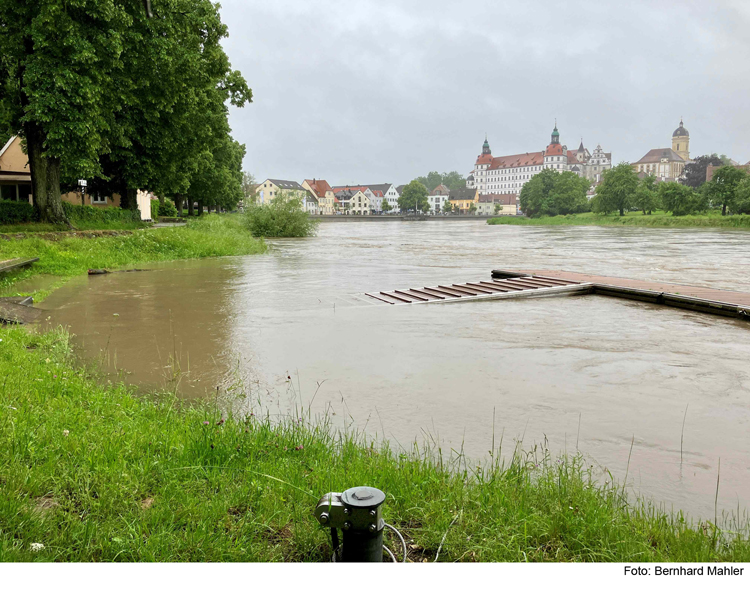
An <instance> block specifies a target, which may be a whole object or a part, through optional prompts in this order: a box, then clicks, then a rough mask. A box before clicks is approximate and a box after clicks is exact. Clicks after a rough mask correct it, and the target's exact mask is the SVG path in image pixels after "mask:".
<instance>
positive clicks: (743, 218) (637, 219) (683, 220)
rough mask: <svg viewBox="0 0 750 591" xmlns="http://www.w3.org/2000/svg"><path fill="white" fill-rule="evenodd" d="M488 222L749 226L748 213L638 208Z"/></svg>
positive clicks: (523, 224) (697, 226)
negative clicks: (643, 210) (621, 212)
mask: <svg viewBox="0 0 750 591" xmlns="http://www.w3.org/2000/svg"><path fill="white" fill-rule="evenodd" d="M487 223H488V224H491V225H513V226H643V227H652V228H738V229H746V230H750V215H731V216H722V215H721V214H720V213H719V212H712V213H709V214H705V215H685V216H673V215H672V214H671V213H666V212H663V211H657V212H654V213H653V214H651V215H644V214H643V213H641V212H633V211H630V212H626V214H625V215H624V216H620V215H618V214H611V215H600V214H595V213H591V212H589V213H578V214H571V215H559V216H554V217H540V218H527V217H515V216H502V217H497V218H492V219H490V220H487Z"/></svg>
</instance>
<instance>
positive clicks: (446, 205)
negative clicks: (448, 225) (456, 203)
mask: <svg viewBox="0 0 750 591" xmlns="http://www.w3.org/2000/svg"><path fill="white" fill-rule="evenodd" d="M443 213H453V204H452V203H451V202H450V199H446V200H445V203H443Z"/></svg>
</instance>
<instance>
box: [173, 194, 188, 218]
mask: <svg viewBox="0 0 750 591" xmlns="http://www.w3.org/2000/svg"><path fill="white" fill-rule="evenodd" d="M174 201H175V205H176V206H177V215H178V216H179V217H182V204H183V203H184V201H185V198H184V197H183V196H182V195H175V196H174Z"/></svg>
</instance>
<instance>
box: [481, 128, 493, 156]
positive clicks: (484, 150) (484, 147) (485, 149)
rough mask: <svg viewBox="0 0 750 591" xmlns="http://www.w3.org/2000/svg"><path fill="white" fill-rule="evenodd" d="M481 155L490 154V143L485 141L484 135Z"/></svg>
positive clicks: (485, 135) (485, 136)
mask: <svg viewBox="0 0 750 591" xmlns="http://www.w3.org/2000/svg"><path fill="white" fill-rule="evenodd" d="M482 154H492V151H491V150H490V142H488V141H487V134H486V133H485V134H484V143H483V144H482Z"/></svg>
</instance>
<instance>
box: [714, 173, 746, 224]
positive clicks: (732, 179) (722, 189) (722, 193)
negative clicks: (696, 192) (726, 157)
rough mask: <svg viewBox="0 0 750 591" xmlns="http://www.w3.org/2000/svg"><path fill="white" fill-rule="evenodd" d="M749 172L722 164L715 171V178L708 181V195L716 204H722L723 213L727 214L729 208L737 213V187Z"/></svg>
mask: <svg viewBox="0 0 750 591" xmlns="http://www.w3.org/2000/svg"><path fill="white" fill-rule="evenodd" d="M746 178H747V172H745V171H744V170H742V169H741V168H735V167H734V166H722V167H721V168H718V169H717V170H715V171H714V176H713V178H712V179H711V180H710V181H709V182H708V183H706V186H705V187H706V195H707V197H708V198H709V199H710V200H711V203H712V204H713V205H714V206H719V205H721V215H726V214H727V209H729V211H730V212H733V213H735V212H736V208H735V198H736V197H737V195H736V193H737V189H738V187H739V185H740V183H742V181H743V180H745V179H746Z"/></svg>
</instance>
